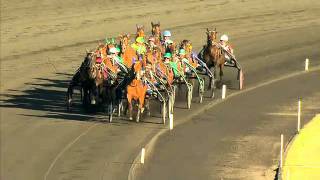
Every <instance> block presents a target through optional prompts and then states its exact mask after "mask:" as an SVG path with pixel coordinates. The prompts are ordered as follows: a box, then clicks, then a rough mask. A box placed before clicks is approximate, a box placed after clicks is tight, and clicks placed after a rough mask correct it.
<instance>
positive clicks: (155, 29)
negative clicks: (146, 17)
mask: <svg viewBox="0 0 320 180" xmlns="http://www.w3.org/2000/svg"><path fill="white" fill-rule="evenodd" d="M151 33H152V35H153V36H159V37H160V36H161V30H160V22H158V23H154V22H151Z"/></svg>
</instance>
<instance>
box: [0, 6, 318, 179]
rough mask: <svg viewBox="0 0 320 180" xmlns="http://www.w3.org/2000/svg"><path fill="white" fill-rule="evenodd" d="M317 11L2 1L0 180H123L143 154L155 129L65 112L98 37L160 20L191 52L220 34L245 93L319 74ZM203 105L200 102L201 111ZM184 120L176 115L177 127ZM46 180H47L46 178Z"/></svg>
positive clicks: (180, 111) (303, 8) (153, 125)
mask: <svg viewBox="0 0 320 180" xmlns="http://www.w3.org/2000/svg"><path fill="white" fill-rule="evenodd" d="M319 5H320V2H319V1H317V0H313V1H312V0H309V1H303V0H296V1H285V0H282V1H267V0H256V1H246V0H241V1H238V0H230V1H219V0H217V1H210V0H207V1H206V0H200V1H177V0H173V1H144V0H140V1H129V2H128V1H102V0H95V1H88V0H79V1H70V0H64V1H62V0H61V1H60V0H59V1H49V0H41V1H40V0H30V1H24V2H20V1H17V0H10V1H9V0H6V1H3V0H2V1H1V53H0V54H1V59H0V61H1V79H0V80H1V86H0V87H1V178H2V179H13V180H15V179H44V178H45V177H47V179H126V177H127V173H128V170H129V168H130V166H131V164H130V163H131V162H132V160H133V159H134V157H135V156H136V154H137V153H138V151H139V149H140V148H141V146H142V145H143V144H144V143H145V142H146V141H148V139H150V137H151V136H153V135H154V134H155V133H156V132H157V131H158V130H159V129H161V128H164V127H163V126H161V125H159V124H156V123H154V122H157V121H158V120H157V118H153V119H155V120H150V121H151V122H153V123H143V124H134V123H130V122H128V121H125V120H122V121H119V123H115V124H113V125H109V124H104V123H97V122H96V121H92V120H97V119H98V120H99V119H103V118H104V117H103V115H93V114H84V113H82V112H81V111H78V110H76V111H75V112H73V113H67V112H66V111H65V108H64V95H65V90H66V84H67V80H68V79H69V78H70V75H71V74H73V72H74V71H75V70H76V68H77V67H78V66H79V64H80V63H81V61H82V58H83V55H84V52H85V49H86V48H89V49H90V48H94V47H95V46H96V44H97V42H98V41H99V40H102V39H104V38H105V37H106V36H117V35H118V34H119V33H121V32H129V33H133V32H134V31H135V24H144V25H145V26H146V31H150V21H152V20H154V21H160V22H161V26H162V29H170V30H172V32H173V34H174V36H173V38H174V39H175V40H182V39H185V38H187V39H190V40H192V42H193V44H194V47H195V49H199V48H200V47H201V46H202V44H203V42H204V39H205V34H204V32H205V28H207V27H217V29H218V31H219V32H221V33H222V32H224V33H228V34H229V35H230V36H231V41H232V43H233V44H234V46H235V53H236V55H237V57H238V58H239V59H240V60H241V64H242V66H243V67H244V70H245V73H246V84H247V85H248V86H253V85H256V84H258V83H260V82H263V81H265V80H268V79H273V78H276V77H280V76H282V75H284V74H287V73H291V72H293V71H297V70H301V68H303V61H304V59H305V58H306V57H309V58H310V59H311V60H312V61H311V65H312V66H315V65H319V64H320V62H319V60H318V57H319V56H320V54H319V49H320V43H319V42H320V37H319V35H318V34H317V33H318V32H319V31H320V19H319V17H320V13H319V12H320V11H319V10H320V8H319V7H320V6H319ZM209 101H211V100H210V99H207V100H206V102H205V103H208V102H209ZM199 108H201V106H193V108H192V110H191V111H187V110H185V109H183V108H177V111H176V115H175V116H177V120H178V119H179V118H183V115H185V114H186V113H190V114H191V113H192V112H193V111H195V110H197V109H199ZM46 175H47V176H46Z"/></svg>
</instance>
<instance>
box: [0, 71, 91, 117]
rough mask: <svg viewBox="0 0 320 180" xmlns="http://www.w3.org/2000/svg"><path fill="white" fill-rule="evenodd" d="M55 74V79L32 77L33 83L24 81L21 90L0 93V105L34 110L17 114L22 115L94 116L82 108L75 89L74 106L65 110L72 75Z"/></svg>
mask: <svg viewBox="0 0 320 180" xmlns="http://www.w3.org/2000/svg"><path fill="white" fill-rule="evenodd" d="M56 75H57V76H56V78H55V79H49V78H36V79H34V82H35V83H25V87H22V88H23V89H22V90H20V89H11V90H8V91H7V92H4V93H2V94H0V96H1V104H0V107H1V108H20V109H28V110H33V111H34V112H31V113H30V114H19V115H22V116H34V117H43V118H51V119H65V120H77V121H88V120H90V119H93V118H96V117H95V116H94V113H93V112H92V113H88V112H85V111H84V110H83V108H82V107H81V105H80V101H79V100H80V97H79V93H77V91H75V98H76V99H78V100H77V101H76V102H75V107H74V108H73V110H72V112H68V111H67V109H66V103H65V100H66V90H67V86H68V83H69V79H71V77H72V75H71V74H63V73H59V74H58V73H57V74H56ZM35 111H40V112H39V113H38V112H35ZM44 113H45V114H44Z"/></svg>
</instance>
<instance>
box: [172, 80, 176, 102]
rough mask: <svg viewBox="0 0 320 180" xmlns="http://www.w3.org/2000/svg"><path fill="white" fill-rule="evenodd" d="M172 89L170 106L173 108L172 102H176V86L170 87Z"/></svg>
mask: <svg viewBox="0 0 320 180" xmlns="http://www.w3.org/2000/svg"><path fill="white" fill-rule="evenodd" d="M172 89H173V92H172V106H174V102H175V100H176V90H177V86H175V85H174V86H173V87H172Z"/></svg>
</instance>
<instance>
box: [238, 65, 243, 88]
mask: <svg viewBox="0 0 320 180" xmlns="http://www.w3.org/2000/svg"><path fill="white" fill-rule="evenodd" d="M243 83H244V75H243V71H242V69H240V70H239V90H242V89H243V85H244V84H243Z"/></svg>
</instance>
